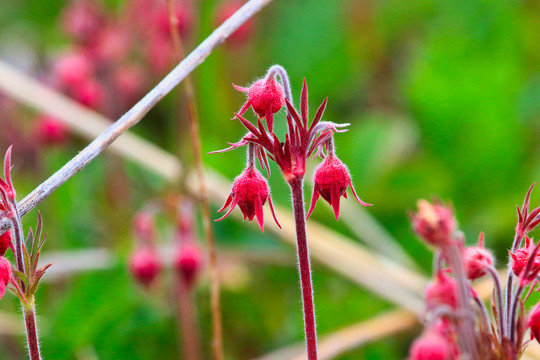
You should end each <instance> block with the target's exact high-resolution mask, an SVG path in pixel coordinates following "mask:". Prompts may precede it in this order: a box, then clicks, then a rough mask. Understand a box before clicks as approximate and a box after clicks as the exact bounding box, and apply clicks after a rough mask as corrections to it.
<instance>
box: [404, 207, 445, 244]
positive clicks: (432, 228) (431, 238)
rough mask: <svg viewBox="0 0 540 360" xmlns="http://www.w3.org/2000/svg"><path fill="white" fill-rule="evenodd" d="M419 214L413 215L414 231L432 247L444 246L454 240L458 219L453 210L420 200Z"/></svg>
mask: <svg viewBox="0 0 540 360" xmlns="http://www.w3.org/2000/svg"><path fill="white" fill-rule="evenodd" d="M417 205H418V212H417V213H416V214H414V215H413V219H412V222H413V228H414V231H415V232H416V233H417V234H418V235H419V236H420V237H421V238H422V239H424V240H425V241H426V242H428V243H429V244H431V245H436V246H443V245H447V244H449V243H450V242H451V240H452V233H453V232H454V231H455V230H456V219H455V217H454V214H453V213H452V210H451V209H450V208H449V207H446V206H444V205H442V204H438V203H435V204H433V205H432V204H430V203H429V202H428V201H426V200H418V204H417Z"/></svg>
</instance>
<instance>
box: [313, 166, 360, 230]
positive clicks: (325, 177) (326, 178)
mask: <svg viewBox="0 0 540 360" xmlns="http://www.w3.org/2000/svg"><path fill="white" fill-rule="evenodd" d="M313 182H314V186H313V195H312V196H311V206H310V208H309V211H308V214H307V217H308V218H309V216H310V215H311V213H312V212H313V210H314V209H315V205H316V203H317V200H318V199H319V195H320V196H322V197H323V199H324V200H326V201H328V203H329V204H330V205H331V206H332V208H333V209H334V215H335V216H336V220H338V219H339V201H340V198H341V196H343V197H345V198H347V188H348V187H349V186H350V187H351V191H352V193H353V195H354V197H355V198H356V200H357V201H358V202H359V203H360V205H363V206H371V204H367V203H365V202H363V201H362V200H360V198H359V197H358V195H356V191H355V190H354V186H353V184H352V182H351V177H350V175H349V170H348V169H347V167H346V166H345V165H343V163H342V162H341V161H340V160H339V159H338V158H337V157H336V156H335V155H330V156H328V157H327V158H326V159H324V161H323V162H322V163H321V164H320V165H319V166H318V167H317V169H315V173H314V174H313Z"/></svg>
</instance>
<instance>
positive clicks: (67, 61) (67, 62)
mask: <svg viewBox="0 0 540 360" xmlns="http://www.w3.org/2000/svg"><path fill="white" fill-rule="evenodd" d="M93 73H94V66H93V64H92V62H91V61H90V59H89V58H88V57H87V56H86V55H84V54H82V53H79V52H75V53H70V54H66V55H64V56H62V57H60V58H59V59H58V60H57V61H56V63H55V64H54V74H55V76H56V78H57V79H58V81H59V82H60V85H62V86H66V87H69V88H71V87H74V86H77V85H79V84H81V83H83V82H84V81H85V80H86V79H88V78H90V77H91V76H93Z"/></svg>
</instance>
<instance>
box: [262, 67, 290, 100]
mask: <svg viewBox="0 0 540 360" xmlns="http://www.w3.org/2000/svg"><path fill="white" fill-rule="evenodd" d="M276 75H279V78H280V79H281V83H282V84H283V91H284V92H285V98H286V99H287V100H289V102H290V103H291V104H293V97H292V92H291V82H290V81H289V76H288V75H287V71H286V70H285V69H284V68H283V66H281V65H274V66H272V67H271V68H270V69H268V72H267V73H266V78H269V77H271V76H276Z"/></svg>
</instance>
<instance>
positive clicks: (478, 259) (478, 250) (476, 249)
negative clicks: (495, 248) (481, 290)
mask: <svg viewBox="0 0 540 360" xmlns="http://www.w3.org/2000/svg"><path fill="white" fill-rule="evenodd" d="M463 261H464V263H465V269H466V271H467V277H468V278H469V279H470V280H475V279H478V278H481V277H482V276H484V275H486V271H487V270H486V269H487V268H488V267H490V266H492V265H493V256H492V255H491V253H490V252H489V251H488V250H486V249H484V233H482V234H480V238H479V239H478V246H473V247H469V248H466V249H465V251H464V255H463Z"/></svg>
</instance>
